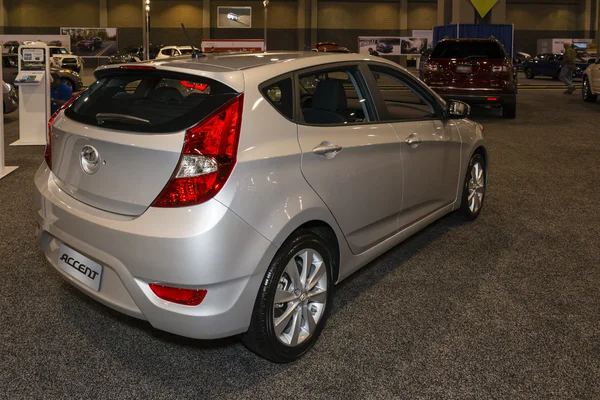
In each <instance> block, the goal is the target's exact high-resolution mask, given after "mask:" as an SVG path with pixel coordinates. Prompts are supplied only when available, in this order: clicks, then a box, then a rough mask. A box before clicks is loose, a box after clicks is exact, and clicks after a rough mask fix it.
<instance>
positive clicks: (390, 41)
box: [358, 36, 400, 56]
mask: <svg viewBox="0 0 600 400" xmlns="http://www.w3.org/2000/svg"><path fill="white" fill-rule="evenodd" d="M369 49H373V50H374V51H376V52H378V53H379V55H381V56H399V55H400V37H377V36H359V37H358V53H359V54H369Z"/></svg>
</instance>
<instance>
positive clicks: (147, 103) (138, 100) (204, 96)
mask: <svg viewBox="0 0 600 400" xmlns="http://www.w3.org/2000/svg"><path fill="white" fill-rule="evenodd" d="M236 95H237V92H235V90H233V89H231V88H230V87H228V86H226V85H224V84H222V83H219V82H217V81H214V80H212V79H207V78H204V77H198V76H189V75H179V74H169V73H164V72H161V71H135V72H133V71H131V72H129V71H128V72H127V73H117V74H116V75H108V76H104V77H100V79H99V80H98V81H96V82H95V83H94V84H92V85H91V86H90V87H89V88H88V90H86V91H85V92H84V93H83V94H82V96H81V97H80V98H79V99H77V100H76V101H75V102H73V104H72V105H71V107H68V108H67V109H66V110H65V114H66V116H67V117H68V118H71V119H73V120H75V121H78V122H82V123H85V124H89V125H94V126H102V127H105V128H108V129H117V130H123V131H131V132H150V133H167V132H176V131H181V130H183V129H187V128H189V127H191V126H193V125H195V124H196V123H198V122H199V121H200V120H202V119H203V118H204V117H206V116H208V115H210V114H211V113H212V112H214V111H215V110H217V109H218V108H219V107H221V106H222V105H223V104H225V103H226V102H227V101H228V100H230V99H232V98H233V97H235V96H236Z"/></svg>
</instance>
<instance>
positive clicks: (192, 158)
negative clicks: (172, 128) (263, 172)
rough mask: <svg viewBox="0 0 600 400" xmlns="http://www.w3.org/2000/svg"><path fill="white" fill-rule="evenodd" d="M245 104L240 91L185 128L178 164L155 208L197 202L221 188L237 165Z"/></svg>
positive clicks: (214, 193) (155, 203)
mask: <svg viewBox="0 0 600 400" xmlns="http://www.w3.org/2000/svg"><path fill="white" fill-rule="evenodd" d="M243 103H244V95H243V94H240V95H239V96H237V97H236V98H234V99H232V100H230V101H229V102H228V103H227V104H225V105H224V106H222V107H221V108H219V109H218V110H217V111H215V112H214V113H213V114H211V115H210V116H208V117H206V118H204V119H203V120H202V121H201V122H200V123H198V124H197V125H196V126H194V127H192V128H190V129H188V130H187V131H186V133H185V140H184V144H183V150H182V152H181V157H180V159H179V163H178V164H177V167H176V168H175V172H174V173H173V175H172V176H171V179H170V180H169V182H168V183H167V185H166V186H165V188H164V189H163V190H162V192H161V193H160V194H159V195H158V197H157V198H156V200H154V202H153V203H152V206H153V207H185V206H191V205H196V204H200V203H203V202H205V201H206V200H209V199H211V198H212V197H214V196H215V195H216V194H217V193H218V192H219V190H221V188H222V187H223V185H224V184H225V182H226V181H227V179H228V178H229V175H230V174H231V171H232V170H233V167H234V166H235V162H236V156H237V146H238V141H239V137H240V128H241V125H242V106H243Z"/></svg>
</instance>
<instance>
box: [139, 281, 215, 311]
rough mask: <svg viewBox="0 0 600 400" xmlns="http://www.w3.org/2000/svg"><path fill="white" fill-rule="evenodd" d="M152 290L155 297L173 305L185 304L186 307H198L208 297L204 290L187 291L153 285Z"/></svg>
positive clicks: (151, 285)
mask: <svg viewBox="0 0 600 400" xmlns="http://www.w3.org/2000/svg"><path fill="white" fill-rule="evenodd" d="M149 286H150V289H151V290H152V292H154V294H155V295H157V296H158V297H160V298H161V299H163V300H166V301H170V302H171V303H177V304H183V305H184V306H197V305H199V304H200V303H202V301H203V300H204V298H205V297H206V293H207V291H206V290H204V289H185V288H176V287H171V286H163V285H158V284H156V283H151V284H150V285H149Z"/></svg>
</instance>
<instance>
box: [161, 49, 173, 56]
mask: <svg viewBox="0 0 600 400" xmlns="http://www.w3.org/2000/svg"><path fill="white" fill-rule="evenodd" d="M172 51H173V50H172V49H165V50H161V52H160V54H162V55H163V56H169V57H171V54H172Z"/></svg>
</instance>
